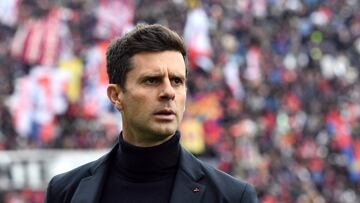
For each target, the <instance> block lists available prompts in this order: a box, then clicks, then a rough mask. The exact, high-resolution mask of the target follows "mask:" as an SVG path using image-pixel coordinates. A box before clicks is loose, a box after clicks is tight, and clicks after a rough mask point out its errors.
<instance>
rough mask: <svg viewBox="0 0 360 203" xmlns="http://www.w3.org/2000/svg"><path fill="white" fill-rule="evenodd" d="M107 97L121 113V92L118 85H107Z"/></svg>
mask: <svg viewBox="0 0 360 203" xmlns="http://www.w3.org/2000/svg"><path fill="white" fill-rule="evenodd" d="M107 96H108V98H109V99H110V101H111V103H112V104H113V105H114V106H115V108H116V109H117V110H119V111H121V110H122V109H123V105H122V92H121V89H120V87H119V85H116V84H109V85H108V87H107Z"/></svg>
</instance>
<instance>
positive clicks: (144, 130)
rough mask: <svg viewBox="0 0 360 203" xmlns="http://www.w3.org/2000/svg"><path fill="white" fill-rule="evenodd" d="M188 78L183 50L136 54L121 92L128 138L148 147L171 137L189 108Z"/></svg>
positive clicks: (125, 130)
mask: <svg viewBox="0 0 360 203" xmlns="http://www.w3.org/2000/svg"><path fill="white" fill-rule="evenodd" d="M185 80H186V70H185V62H184V59H183V56H182V55H181V53H180V52H176V51H163V52H146V53H139V54H136V55H134V56H133V57H132V69H131V70H130V71H129V72H128V73H127V76H126V81H125V87H124V89H123V90H120V94H119V95H120V100H121V106H122V108H121V110H120V111H121V112H122V119H123V129H124V132H123V133H124V139H125V140H126V139H127V141H131V142H133V144H134V142H135V143H136V144H138V145H143V146H145V145H147V144H150V145H151V143H153V144H154V143H161V142H162V141H165V140H167V139H168V138H170V137H171V135H173V134H174V133H175V131H176V130H177V129H178V127H179V124H180V122H181V120H182V117H183V113H184V110H185V101H186V84H185ZM129 139H130V140H129Z"/></svg>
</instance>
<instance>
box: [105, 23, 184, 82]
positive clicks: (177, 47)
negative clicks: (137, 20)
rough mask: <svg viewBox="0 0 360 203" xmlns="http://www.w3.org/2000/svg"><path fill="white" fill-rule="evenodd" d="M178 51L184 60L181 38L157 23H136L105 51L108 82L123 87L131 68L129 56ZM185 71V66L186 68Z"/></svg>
mask: <svg viewBox="0 0 360 203" xmlns="http://www.w3.org/2000/svg"><path fill="white" fill-rule="evenodd" d="M168 50H171V51H178V52H180V53H181V54H182V56H183V58H184V60H185V62H186V49H185V45H184V42H183V40H182V38H181V37H180V36H179V35H178V34H177V33H176V32H174V31H172V30H170V29H169V28H166V27H164V26H162V25H159V24H153V25H147V24H138V25H136V27H135V28H134V29H133V30H132V31H130V32H129V33H127V34H125V35H124V36H123V37H120V38H117V39H114V40H113V41H112V42H111V43H110V45H109V47H108V48H107V51H106V69H107V74H108V76H109V83H110V84H119V85H120V87H122V88H125V80H126V74H127V73H128V72H129V70H130V69H131V65H132V64H131V58H132V57H133V56H134V55H135V54H138V53H141V52H161V51H168ZM185 71H186V73H187V68H186V70H185Z"/></svg>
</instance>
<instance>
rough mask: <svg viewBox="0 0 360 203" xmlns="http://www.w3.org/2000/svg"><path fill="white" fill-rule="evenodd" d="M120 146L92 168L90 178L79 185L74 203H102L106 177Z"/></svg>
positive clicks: (114, 148) (73, 199)
mask: <svg viewBox="0 0 360 203" xmlns="http://www.w3.org/2000/svg"><path fill="white" fill-rule="evenodd" d="M117 148H118V145H116V146H115V147H113V149H112V150H111V152H110V153H108V154H106V155H104V156H103V157H101V158H100V159H99V160H98V161H96V163H97V164H95V165H94V166H93V167H91V168H90V169H89V170H90V176H88V177H85V178H84V179H82V180H81V181H80V183H79V186H78V187H77V189H76V191H75V193H74V195H73V198H72V199H71V202H72V203H97V202H99V201H100V195H101V192H102V188H103V185H104V180H105V178H106V177H105V176H106V174H107V171H108V168H109V165H110V160H111V157H113V154H115V153H116V151H117Z"/></svg>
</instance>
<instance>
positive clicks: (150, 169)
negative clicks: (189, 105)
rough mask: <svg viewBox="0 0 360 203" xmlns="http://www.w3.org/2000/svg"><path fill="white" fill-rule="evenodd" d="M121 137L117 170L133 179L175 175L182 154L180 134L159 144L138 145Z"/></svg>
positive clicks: (152, 178)
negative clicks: (150, 145) (151, 145)
mask: <svg viewBox="0 0 360 203" xmlns="http://www.w3.org/2000/svg"><path fill="white" fill-rule="evenodd" d="M123 138H124V136H123V135H120V137H119V149H118V153H117V157H116V168H117V169H116V170H118V171H119V172H120V173H121V174H122V175H123V176H124V177H126V178H130V179H133V180H154V179H158V178H160V179H161V178H164V177H167V176H169V174H170V175H173V173H174V172H176V170H177V164H178V160H179V154H180V144H179V140H180V134H179V133H176V134H175V135H174V136H171V138H170V139H169V140H168V141H166V142H164V143H162V144H161V145H158V146H153V147H138V146H134V145H132V144H130V143H128V142H126V141H125V140H124V139H123Z"/></svg>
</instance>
